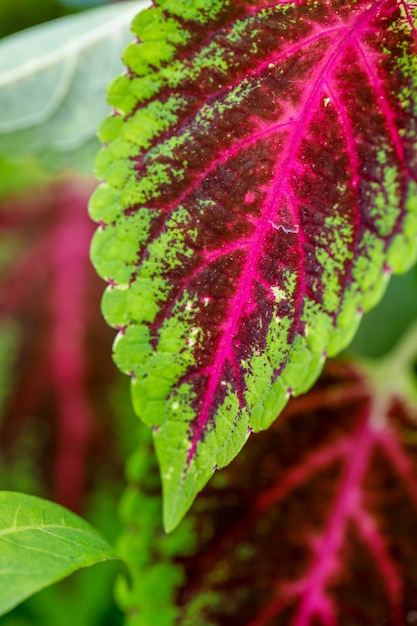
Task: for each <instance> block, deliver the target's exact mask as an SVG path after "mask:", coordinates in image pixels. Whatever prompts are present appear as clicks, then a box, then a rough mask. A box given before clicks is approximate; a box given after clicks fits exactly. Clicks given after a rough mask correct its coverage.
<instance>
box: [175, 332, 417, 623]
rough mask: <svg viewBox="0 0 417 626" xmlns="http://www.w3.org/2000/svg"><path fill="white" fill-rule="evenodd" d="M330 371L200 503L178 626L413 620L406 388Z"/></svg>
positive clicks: (413, 503) (410, 419)
mask: <svg viewBox="0 0 417 626" xmlns="http://www.w3.org/2000/svg"><path fill="white" fill-rule="evenodd" d="M415 347H416V344H415V342H414V349H415ZM329 365H330V367H327V368H326V370H325V372H324V376H323V377H322V378H321V380H320V381H319V383H318V384H317V386H316V387H315V388H314V389H313V390H311V391H310V392H309V393H308V394H307V395H306V396H305V397H303V398H299V399H296V400H294V401H292V403H290V404H289V405H288V407H287V409H286V410H285V411H284V413H283V415H282V418H281V419H280V420H278V421H277V422H276V424H274V425H273V427H272V428H271V430H270V431H269V432H268V433H262V434H260V435H259V436H258V437H254V438H252V439H251V441H250V442H249V443H248V445H247V446H246V448H245V450H244V451H243V452H242V454H241V455H240V456H239V457H238V458H237V459H236V460H235V461H234V462H233V463H232V464H231V465H230V466H229V467H228V468H227V469H226V470H224V471H223V472H220V473H219V474H218V475H217V476H216V479H215V480H213V482H212V483H211V484H210V485H208V486H207V487H206V489H205V490H204V491H203V493H202V494H201V496H200V498H199V499H198V501H197V503H196V505H195V508H194V509H193V513H194V523H195V526H196V531H197V538H198V540H197V543H198V548H197V550H196V552H195V554H194V556H190V557H187V558H184V559H182V560H181V563H182V565H183V567H184V568H185V580H186V582H185V584H184V585H183V588H182V590H181V592H180V594H179V596H178V604H179V607H180V612H179V615H180V617H179V619H178V622H177V623H178V624H188V623H190V624H191V623H192V624H210V625H211V626H214V625H215V626H221V625H224V626H234V625H236V626H237V625H241V624H245V626H278V625H279V626H313V625H314V626H357V625H359V624H360V626H376V624H387V626H388V625H389V626H403V625H404V624H413V623H414V622H415V620H416V617H417V614H416V597H417V565H416V564H417V544H416V542H415V533H416V528H417V447H416V441H417V439H416V435H417V429H416V407H417V403H416V399H417V396H416V381H415V378H414V381H413V385H414V401H413V402H410V398H409V397H407V396H406V394H401V391H400V389H393V388H392V386H391V381H393V380H395V379H396V377H397V376H398V373H399V372H398V369H397V368H396V364H395V362H394V361H392V363H391V368H388V369H387V370H386V371H385V372H384V371H379V373H378V375H377V377H376V378H377V379H378V383H377V386H376V387H375V379H374V378H373V373H371V375H369V374H370V372H369V371H368V372H366V370H365V371H364V370H362V371H360V370H358V369H357V368H356V367H355V368H354V367H350V366H348V365H346V364H345V365H343V364H339V363H335V362H331V363H330V364H329ZM392 366H393V367H392ZM371 372H372V370H371ZM388 373H389V374H390V376H391V377H390V379H389V380H388V381H387V379H386V376H385V374H388ZM401 375H402V373H401ZM378 386H380V387H382V388H383V390H382V392H381V388H379V389H378ZM390 387H391V388H390ZM384 392H385V393H384ZM192 517H193V516H192Z"/></svg>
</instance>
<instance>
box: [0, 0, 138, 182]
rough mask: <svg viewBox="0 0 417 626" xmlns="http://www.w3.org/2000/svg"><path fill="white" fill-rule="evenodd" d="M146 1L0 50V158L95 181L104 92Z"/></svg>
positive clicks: (41, 31)
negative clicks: (34, 159) (71, 171)
mask: <svg viewBox="0 0 417 626" xmlns="http://www.w3.org/2000/svg"><path fill="white" fill-rule="evenodd" d="M148 5H149V2H148V1H146V0H142V1H140V0H139V1H136V2H122V3H119V4H116V5H112V6H108V7H101V8H99V9H95V10H92V11H86V12H84V13H81V14H79V15H70V16H67V17H64V18H60V19H58V20H53V21H51V22H47V23H45V24H42V25H40V26H36V27H34V28H30V29H27V30H25V31H22V32H19V33H17V34H15V35H11V36H10V37H6V38H5V39H3V40H2V41H1V42H0V109H1V111H2V116H1V120H0V153H1V154H3V155H5V156H8V157H16V156H17V157H22V156H34V155H39V157H40V158H41V159H42V160H43V162H44V163H45V164H46V165H48V166H49V167H52V168H54V169H57V168H63V167H68V166H72V167H75V168H78V169H81V170H83V171H85V170H86V171H87V172H88V173H92V166H93V159H94V155H95V153H96V152H97V147H98V146H97V139H96V129H97V125H98V123H99V122H100V120H101V119H102V118H103V116H104V115H106V114H107V112H108V107H107V105H106V102H105V98H104V97H103V92H104V90H105V88H106V86H107V84H108V82H109V81H110V80H111V78H112V77H113V76H114V75H115V73H117V72H118V71H120V60H119V57H120V54H119V51H120V49H121V47H123V46H124V45H126V44H127V43H128V42H129V40H130V35H129V24H130V21H131V19H132V17H133V16H134V15H135V13H136V12H137V11H138V10H139V9H141V8H144V7H146V6H148Z"/></svg>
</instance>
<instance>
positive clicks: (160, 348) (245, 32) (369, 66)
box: [91, 0, 417, 529]
mask: <svg viewBox="0 0 417 626" xmlns="http://www.w3.org/2000/svg"><path fill="white" fill-rule="evenodd" d="M416 10H417V9H416V5H415V4H414V3H413V2H410V1H407V0H376V1H374V2H369V0H358V1H356V2H350V3H346V2H340V1H339V0H332V1H326V2H325V1H309V0H305V1H293V2H286V3H283V2H276V1H275V2H264V1H262V0H258V1H255V0H254V1H251V2H245V1H243V0H241V1H239V0H238V1H236V2H228V1H227V0H225V1H224V2H218V1H215V0H208V2H207V3H205V4H204V7H203V6H202V5H201V6H200V3H198V2H195V3H193V2H191V3H190V2H189V1H188V0H179V1H176V2H172V1H171V0H160V1H159V2H156V3H155V6H154V7H153V8H152V9H150V10H149V11H145V12H142V13H141V14H139V16H138V17H137V18H136V20H135V21H134V25H133V30H134V33H135V34H136V35H137V37H138V41H137V42H136V43H134V44H132V45H131V46H129V47H128V49H127V51H126V53H125V56H124V60H125V63H126V64H127V66H128V72H127V73H126V74H125V75H124V76H121V77H119V78H118V79H117V80H116V81H115V83H114V84H113V86H112V88H111V89H110V95H109V99H110V103H111V105H112V106H113V107H114V115H113V116H112V117H110V118H108V119H107V120H106V121H105V122H104V124H103V125H102V128H101V139H102V141H103V143H104V144H105V147H104V148H103V150H102V151H101V153H100V155H99V157H98V160H97V173H98V176H99V178H100V179H102V180H103V181H105V182H103V184H102V185H101V186H100V187H99V188H98V190H97V191H96V193H95V194H94V196H93V199H92V202H91V214H92V216H93V218H94V219H95V220H96V221H97V222H98V223H99V229H98V231H97V233H96V236H95V238H94V242H93V249H92V255H93V261H94V263H95V265H96V267H97V270H98V272H99V274H100V275H101V276H102V277H103V278H105V279H106V280H107V282H108V284H109V286H108V289H107V290H106V293H105V296H104V302H103V310H104V314H105V317H106V319H107V321H108V322H109V323H110V324H111V325H112V326H113V327H115V328H117V329H118V331H119V334H118V336H117V340H116V343H115V360H116V362H117V364H118V365H119V367H120V369H121V370H122V371H124V372H125V373H127V374H129V375H130V376H131V378H132V392H133V402H134V406H135V409H136V412H137V413H138V415H139V416H140V417H141V418H142V419H143V420H144V421H145V422H146V423H147V424H148V425H149V426H151V427H152V428H153V431H154V440H155V444H156V450H157V454H158V458H159V462H160V465H161V473H162V481H163V490H164V519H165V526H166V528H167V529H171V528H173V527H174V526H175V525H176V524H177V523H178V521H179V519H181V517H182V515H183V514H184V512H185V511H186V510H187V509H188V508H189V506H190V505H191V503H192V501H193V499H194V497H195V495H196V494H197V493H198V491H199V490H200V489H201V488H202V487H203V486H204V485H205V484H206V482H207V481H208V479H209V478H210V477H211V475H212V474H213V472H214V471H215V470H216V469H217V468H219V467H222V466H225V465H227V464H228V463H229V462H230V461H231V459H233V458H234V457H235V456H236V454H237V453H238V452H239V450H240V449H241V448H242V446H243V445H244V443H245V441H246V440H247V438H248V436H249V434H250V433H251V432H252V431H259V430H262V429H265V428H267V427H268V426H269V425H270V424H271V423H272V422H273V421H274V420H275V419H276V417H277V416H278V415H279V413H280V411H281V410H282V409H283V407H284V406H285V404H286V402H287V401H288V399H289V397H291V396H296V395H298V394H300V393H302V392H305V391H306V390H307V389H308V388H309V387H310V386H311V385H312V384H313V382H314V381H315V379H316V378H317V376H318V374H319V372H320V370H321V368H322V366H323V363H324V360H325V358H326V356H327V355H328V354H330V355H334V354H336V353H337V352H338V351H340V350H341V349H342V348H343V347H345V346H346V345H347V343H348V342H349V341H350V339H351V338H352V336H353V334H354V332H355V329H356V328H357V324H358V322H359V320H360V318H361V315H362V313H363V311H364V310H368V309H369V308H371V307H372V306H374V305H375V303H376V302H377V301H378V300H379V298H380V297H381V294H382V292H383V290H384V288H385V286H386V284H387V280H388V277H389V276H390V274H391V273H392V271H396V272H400V271H404V270H405V269H406V268H408V267H409V266H410V264H411V262H412V261H413V259H414V257H415V253H416V232H417V195H416V190H417V187H416V182H415V181H416V167H417V156H416V155H417V152H416V141H417V136H416V114H415V112H416V110H417V101H416V98H417V96H416V94H417V90H416V85H417V70H416V65H415V62H416V27H415V23H416V15H415V13H416ZM156 42H157V44H156Z"/></svg>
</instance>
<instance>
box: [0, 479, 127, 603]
mask: <svg viewBox="0 0 417 626" xmlns="http://www.w3.org/2000/svg"><path fill="white" fill-rule="evenodd" d="M0 505H1V514H0V544H1V552H0V581H1V585H0V614H1V615H3V614H4V613H6V612H7V611H9V610H10V609H12V608H13V607H15V606H16V605H17V604H19V603H20V602H22V600H24V599H25V598H27V597H29V596H30V595H32V594H33V593H35V592H36V591H39V590H40V589H43V588H44V587H46V586H48V585H50V584H52V583H54V582H56V581H58V580H60V579H61V578H64V577H65V576H68V575H69V574H71V573H72V572H74V571H76V570H77V569H80V568H82V567H88V566H90V565H94V564H95V563H99V562H101V561H107V560H109V559H115V558H118V557H117V555H116V553H115V552H114V550H113V549H112V548H111V547H110V546H109V545H108V544H107V542H106V541H105V540H104V539H103V538H102V537H101V536H100V535H99V534H98V532H97V531H96V530H95V529H93V528H92V527H91V526H90V525H89V524H88V523H87V522H85V521H84V520H83V519H81V518H80V517H78V516H77V515H75V514H74V513H71V512H70V511H67V510H66V509H64V508H63V507H61V506H59V505H57V504H55V503H53V502H48V501H46V500H43V499H41V498H37V497H35V496H28V495H25V494H20V493H15V492H8V491H3V492H0Z"/></svg>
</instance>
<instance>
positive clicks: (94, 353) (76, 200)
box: [0, 178, 114, 512]
mask: <svg viewBox="0 0 417 626" xmlns="http://www.w3.org/2000/svg"><path fill="white" fill-rule="evenodd" d="M94 186H95V183H94V180H88V181H87V180H85V179H76V178H75V179H72V180H62V181H59V182H57V183H55V184H54V185H50V186H47V187H42V188H37V189H36V193H34V191H33V190H30V191H29V192H26V193H24V194H21V195H18V196H15V197H12V198H8V199H4V200H3V201H2V202H1V203H0V249H1V254H0V286H1V290H0V375H1V374H2V372H1V369H2V363H1V362H2V360H3V359H4V368H7V367H10V368H11V371H10V372H8V378H7V379H6V380H5V381H4V382H2V383H0V389H1V391H0V398H1V396H2V395H3V389H2V388H3V385H4V393H5V398H4V406H2V407H1V409H2V428H1V431H0V443H1V452H2V457H4V458H5V459H6V461H9V460H10V461H13V460H15V459H13V449H14V448H15V447H16V446H15V443H16V440H18V439H19V438H20V437H21V436H22V434H23V433H26V434H28V433H29V431H30V427H31V424H32V423H35V425H36V431H37V433H42V436H41V437H37V439H38V448H37V451H36V456H37V457H38V458H37V459H36V466H39V465H40V464H41V463H40V461H42V472H43V473H44V476H45V490H46V493H47V494H48V495H50V496H51V497H53V499H55V500H57V501H58V502H60V504H63V505H64V506H66V507H67V508H71V509H72V510H75V511H77V512H81V511H82V510H83V507H84V501H85V495H86V489H87V485H88V484H89V483H90V484H91V479H93V480H94V478H93V473H92V468H93V464H92V463H91V458H97V457H101V459H103V453H105V452H107V453H108V447H107V450H106V447H105V448H103V447H102V446H103V439H104V437H103V430H102V425H104V424H105V423H106V422H107V424H108V423H109V421H110V419H111V418H112V417H113V416H112V415H111V413H110V414H109V406H107V405H106V398H105V394H104V395H103V388H104V389H108V388H109V387H110V386H111V384H112V383H113V382H114V372H113V373H112V367H111V365H112V364H111V359H110V357H109V359H108V360H107V361H106V359H103V356H102V354H103V353H102V351H103V346H105V345H106V344H107V346H108V350H109V351H110V346H111V338H110V337H109V336H108V335H107V331H109V332H110V333H111V331H110V329H108V328H107V327H106V325H105V323H104V322H103V320H102V319H101V316H100V314H99V301H100V281H99V279H98V277H97V275H96V273H95V272H94V270H93V268H92V267H91V263H90V260H89V244H90V240H91V236H92V234H93V228H94V226H93V224H92V223H91V221H90V220H89V218H88V214H87V203H88V198H89V196H90V195H91V192H92V190H93V188H94ZM6 331H7V332H8V334H9V336H8V340H7V344H6V341H5V340H3V339H2V338H1V334H2V332H6ZM11 331H13V335H11ZM2 343H4V344H5V345H4V349H5V351H6V350H7V353H6V352H5V354H4V357H3V356H2V354H3V350H2V345H1V344H2ZM11 356H12V357H13V358H11ZM8 380H9V382H8ZM6 391H7V394H6ZM107 399H108V398H107ZM3 411H4V414H3ZM28 436H29V435H28ZM93 441H96V443H95V444H94V445H93ZM51 449H53V450H54V454H53V455H51ZM34 464H35V462H34ZM37 469H39V468H38V467H37ZM15 479H16V477H15V476H14V475H12V476H8V475H4V476H3V478H2V487H3V488H6V485H5V481H7V483H8V484H7V488H8V489H11V490H13V491H14V490H16V489H17V488H18V485H16V484H14V483H13V481H14V480H15Z"/></svg>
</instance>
